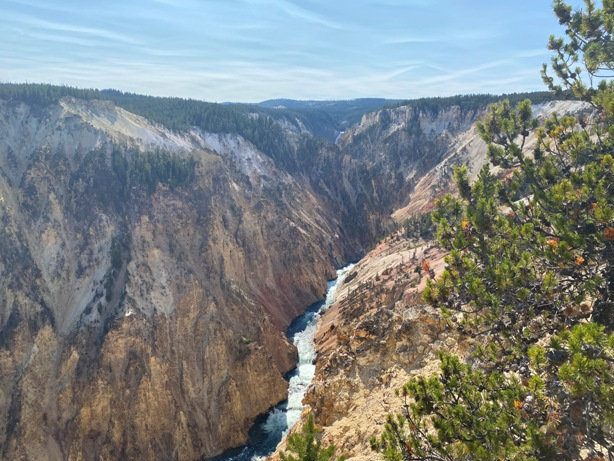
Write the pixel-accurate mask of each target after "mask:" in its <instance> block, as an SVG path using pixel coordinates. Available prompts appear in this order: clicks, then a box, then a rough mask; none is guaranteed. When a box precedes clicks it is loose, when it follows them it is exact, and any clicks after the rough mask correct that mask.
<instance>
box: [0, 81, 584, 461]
mask: <svg viewBox="0 0 614 461" xmlns="http://www.w3.org/2000/svg"><path fill="white" fill-rule="evenodd" d="M59 92H60V93H62V91H59ZM107 96H109V95H108V94H107ZM125 99H126V100H124V99H122V98H120V97H114V98H112V97H111V96H109V98H108V99H105V94H104V93H102V94H97V95H96V97H91V98H90V97H79V95H76V96H75V95H73V94H70V92H67V94H60V96H59V97H57V98H52V99H51V100H44V101H42V102H41V101H37V100H33V99H32V98H31V97H28V95H27V94H26V93H25V92H24V93H23V94H22V95H20V94H17V95H15V94H14V93H6V94H4V95H3V93H2V92H1V91H0V234H1V236H2V238H1V240H0V245H1V249H0V273H1V274H2V277H1V279H0V281H1V283H0V369H1V370H2V374H1V376H0V457H1V458H2V459H23V460H39V459H49V460H64V459H69V460H94V459H151V460H175V459H176V460H198V459H202V458H205V457H211V456H215V455H218V454H220V453H222V452H223V451H224V450H226V449H228V448H232V447H237V446H240V445H242V444H244V443H245V442H246V441H247V434H248V430H249V428H250V427H251V425H252V424H253V422H254V420H255V419H256V417H257V416H258V415H260V414H262V413H263V412H265V411H267V410H268V409H270V408H271V407H273V406H274V405H276V404H278V403H279V402H281V401H283V400H284V399H286V397H287V388H288V383H287V381H286V380H285V379H284V376H285V375H286V374H287V373H288V372H289V371H290V370H292V369H293V368H294V367H295V365H296V349H295V347H294V346H293V345H292V344H291V343H290V341H289V340H288V339H287V338H286V336H285V334H284V332H285V330H286V328H287V327H288V325H289V324H290V322H291V321H292V319H294V318H295V317H296V316H297V315H299V314H300V313H302V312H303V311H304V309H305V308H306V307H307V306H309V305H311V304H313V303H314V302H316V301H318V300H320V299H321V298H322V297H323V296H324V293H325V289H326V282H327V280H329V279H331V278H333V277H334V276H335V269H337V268H339V267H341V266H343V265H345V263H346V262H348V261H355V260H359V259H361V258H362V260H361V261H360V262H359V263H358V264H357V266H356V267H355V268H353V269H352V272H351V273H349V274H348V276H347V278H346V282H345V283H344V284H342V285H341V286H340V287H339V290H338V296H337V299H336V301H335V304H334V305H333V307H332V308H331V309H330V310H329V311H327V313H326V314H325V316H324V317H323V320H322V322H321V325H320V328H319V331H318V333H317V335H316V345H317V350H318V359H317V361H316V371H315V381H314V384H313V385H312V386H311V387H310V388H309V390H308V391H307V394H306V397H305V403H306V404H307V408H308V409H309V410H310V411H313V412H314V413H315V415H316V417H317V421H318V423H319V424H321V425H323V426H324V429H325V436H326V437H328V438H329V439H331V440H335V443H336V444H337V445H339V446H340V448H342V449H343V450H344V451H346V452H348V453H349V454H351V456H352V459H371V458H370V457H369V452H368V438H369V436H370V435H372V433H373V431H375V430H377V429H378V425H377V424H376V425H373V424H370V425H367V423H368V422H369V421H370V420H371V419H373V420H376V421H378V422H379V424H380V426H381V423H382V422H383V421H382V415H384V414H385V412H388V411H391V410H392V409H393V408H394V403H390V404H389V403H387V402H388V400H390V397H386V396H385V395H384V394H386V395H388V396H390V395H393V393H392V391H391V390H392V389H394V388H395V387H399V385H400V384H402V383H403V381H404V380H406V379H407V377H408V376H410V375H411V374H412V373H415V372H417V371H418V370H424V369H427V368H428V367H429V366H431V365H430V364H431V363H432V357H433V353H434V352H433V351H435V350H436V349H437V348H438V347H442V346H443V347H452V346H453V347H458V348H461V349H462V348H463V347H465V346H464V344H465V343H463V341H459V339H458V338H453V337H447V336H442V335H441V331H442V328H441V324H440V321H439V320H438V319H437V317H436V316H435V315H434V314H433V312H431V311H430V310H429V309H428V308H427V307H425V306H423V305H421V304H420V302H419V291H420V287H421V286H422V284H423V283H424V277H420V276H418V275H417V274H414V273H413V269H414V267H415V266H416V264H418V263H419V262H421V261H422V260H429V261H430V262H431V267H432V268H433V270H434V271H437V270H438V267H440V265H441V261H442V257H443V255H442V254H441V252H440V251H439V250H438V249H437V248H436V247H434V246H433V245H432V244H430V243H428V242H419V243H416V242H414V241H411V240H409V239H407V238H405V237H402V236H400V235H399V236H396V237H388V238H387V240H385V241H384V242H383V243H380V244H379V245H378V246H376V247H375V248H374V249H373V250H371V251H370V252H367V250H366V249H367V248H369V247H370V246H372V245H374V244H375V243H376V242H377V241H378V240H379V239H380V238H381V236H382V235H385V234H389V233H390V232H391V230H392V229H394V228H395V226H396V225H397V224H398V223H400V222H402V221H403V220H405V219H406V218H408V217H411V216H419V215H421V214H423V213H425V212H427V211H429V210H430V209H432V207H433V204H434V200H435V198H436V197H437V196H438V195H440V194H441V193H442V192H445V191H449V190H451V173H452V166H454V165H458V164H467V165H468V166H469V168H470V172H471V174H472V175H474V176H475V174H477V171H479V169H480V167H481V166H482V165H483V164H484V163H485V162H486V155H485V152H486V148H485V145H484V144H483V143H482V141H481V140H479V137H478V136H477V132H476V130H475V128H474V127H473V126H474V123H475V122H476V121H477V120H479V119H480V118H481V117H482V116H483V115H484V113H485V110H486V107H487V104H488V102H492V98H490V99H489V98H484V99H483V100H480V102H479V103H477V104H475V103H471V104H469V103H467V102H466V101H463V100H462V99H461V100H454V99H451V100H449V101H446V100H442V101H438V102H437V104H425V103H424V102H422V103H416V102H413V103H412V102H407V103H396V104H394V105H393V106H391V107H386V108H380V109H376V110H374V111H369V112H366V113H364V114H362V116H361V118H360V121H359V122H357V123H355V124H349V122H348V123H347V124H346V125H347V126H343V124H342V123H338V122H335V123H334V124H333V122H330V121H327V120H329V116H328V115H327V114H326V113H317V118H316V117H315V116H314V113H313V112H310V113H307V112H300V111H299V112H296V111H290V110H287V109H271V108H267V109H266V110H265V109H261V108H258V107H257V106H254V107H248V108H243V107H242V108H241V109H236V110H235V109H233V108H230V107H229V108H226V107H224V106H220V107H217V106H216V107H215V111H218V112H216V114H217V116H218V117H221V116H223V117H228V119H230V120H234V121H235V125H236V126H237V127H245V126H247V127H248V128H240V129H239V128H237V129H234V131H233V130H231V129H229V128H225V127H217V128H216V127H214V126H213V125H211V126H205V125H204V124H201V125H200V126H199V125H198V124H196V123H195V124H188V126H187V127H183V126H182V127H173V126H170V125H169V124H168V123H165V121H164V120H162V119H156V117H155V116H154V117H151V116H149V117H148V116H146V114H145V113H144V112H143V111H142V110H140V109H139V107H142V106H138V105H136V106H134V107H129V106H128V103H127V102H126V101H128V100H129V98H125ZM138 101H139V100H137V102H138ZM146 101H147V102H151V104H152V105H153V106H154V107H156V104H158V105H159V109H154V112H155V111H156V110H157V111H158V113H162V112H163V111H164V107H163V106H162V102H161V101H160V100H157V99H156V98H151V99H147V100H146ZM371 109H372V108H371ZM578 110H579V106H578V104H577V103H570V102H543V103H542V104H540V105H538V106H536V111H537V112H538V113H539V114H541V116H545V115H547V114H549V113H552V112H553V111H557V112H560V113H565V112H573V111H578ZM139 112H140V113H139ZM220 114H221V115H220ZM323 121H327V122H326V123H331V124H333V125H331V126H329V127H328V129H326V130H325V129H324V127H325V125H326V123H324V122H323ZM257 124H261V125H257ZM259 127H265V129H266V130H268V131H266V130H265V132H267V133H268V132H271V133H275V136H276V137H275V138H273V141H269V140H268V139H267V138H266V137H265V138H263V137H262V136H261V135H260V134H259V133H260V132H259V131H257V129H256V128H259ZM341 129H343V132H341ZM331 139H332V140H331ZM332 141H335V142H332ZM280 146H283V147H280ZM392 235H393V236H394V235H395V234H394V233H393V234H392ZM365 254H366V256H364V255H365ZM363 256H364V258H363ZM412 274H413V275H412ZM366 287H368V288H369V289H368V290H367V289H366ZM399 319H400V320H399ZM378 393H379V394H378ZM380 402H384V404H382V405H380ZM305 414H306V412H304V413H303V415H305ZM361 415H362V420H363V423H362V424H358V423H357V421H358V420H359V419H361ZM365 415H369V416H368V417H365Z"/></svg>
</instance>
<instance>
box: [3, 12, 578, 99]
mask: <svg viewBox="0 0 614 461" xmlns="http://www.w3.org/2000/svg"><path fill="white" fill-rule="evenodd" d="M579 2H580V0H577V1H572V2H570V3H572V4H574V5H578V4H579ZM0 17H1V18H2V19H1V20H0V82H33V83H40V82H44V83H52V84H64V85H70V86H77V87H81V88H100V89H102V88H115V89H119V90H123V91H130V92H136V93H142V94H149V95H155V96H179V97H185V98H194V99H202V100H206V101H212V102H224V101H232V102H258V101H262V100H266V99H271V98H292V99H335V100H337V99H352V98H361V97H386V98H396V99H413V98H419V97H427V96H449V95H456V94H469V93H494V94H500V93H509V92H518V91H533V90H543V89H545V87H544V85H543V83H542V81H541V78H540V69H541V65H542V63H544V62H549V56H550V53H549V52H548V50H547V48H546V44H547V41H548V37H549V36H550V34H555V35H557V36H560V35H562V33H563V31H562V28H561V27H560V26H559V24H558V21H557V20H556V18H555V16H554V14H553V12H552V3H551V1H550V0H514V1H510V0H104V1H99V0H62V1H60V0H0Z"/></svg>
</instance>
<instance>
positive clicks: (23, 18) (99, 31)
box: [3, 14, 141, 45]
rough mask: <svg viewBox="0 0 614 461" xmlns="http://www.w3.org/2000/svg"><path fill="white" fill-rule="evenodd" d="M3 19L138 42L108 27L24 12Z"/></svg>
mask: <svg viewBox="0 0 614 461" xmlns="http://www.w3.org/2000/svg"><path fill="white" fill-rule="evenodd" d="M3 20H4V21H7V20H12V21H13V22H15V23H18V24H21V25H23V26H25V27H27V28H41V29H46V30H53V31H58V32H64V33H73V34H79V35H87V36H91V37H98V38H102V39H105V40H110V41H115V42H121V43H127V44H133V45H136V44H139V43H141V42H140V41H139V40H137V39H135V38H134V37H132V36H130V35H126V34H122V33H119V32H115V31H112V30H109V29H103V28H98V27H86V26H79V25H74V24H67V23H62V22H54V21H49V20H45V19H40V18H36V17H33V16H28V15H25V14H8V15H5V16H4V19H3Z"/></svg>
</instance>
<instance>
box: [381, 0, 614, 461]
mask: <svg viewBox="0 0 614 461" xmlns="http://www.w3.org/2000/svg"><path fill="white" fill-rule="evenodd" d="M554 11H555V14H556V15H557V17H558V18H559V21H560V22H561V24H563V25H565V26H566V28H567V29H566V34H567V39H566V40H565V39H556V38H554V37H552V38H551V39H550V43H549V48H550V49H551V50H553V51H554V53H555V54H554V57H553V59H552V66H551V67H552V71H554V74H555V75H554V77H551V76H549V75H548V67H544V70H543V72H542V75H543V78H544V80H545V83H546V84H547V85H548V86H549V88H550V89H552V90H554V91H557V92H559V93H567V94H571V95H573V97H575V98H576V99H580V100H583V101H586V102H587V103H588V105H587V110H586V111H584V112H583V113H581V114H579V115H577V116H575V117H573V116H565V117H559V116H557V115H553V116H552V117H551V118H550V119H548V120H547V121H546V122H545V123H544V124H543V125H542V126H539V127H538V123H537V121H536V120H535V119H534V118H533V116H532V113H531V104H530V101H523V102H520V103H519V104H517V105H516V107H512V105H511V104H510V103H509V102H508V101H504V102H502V103H499V104H495V105H494V106H491V108H490V109H489V112H488V115H487V116H486V117H485V119H484V121H483V122H482V123H480V124H478V130H479V132H480V135H481V136H482V138H483V139H484V140H485V141H486V142H487V143H488V156H489V159H490V161H491V163H492V164H493V165H495V166H498V167H499V169H500V170H499V173H497V174H494V173H493V170H491V168H490V167H488V166H486V167H485V168H484V169H483V170H482V171H481V172H480V174H479V175H478V178H477V180H476V181H475V182H474V183H473V184H470V181H469V177H468V172H467V169H466V168H463V167H461V168H457V169H456V170H455V180H456V183H457V186H458V198H455V197H453V196H450V195H448V196H445V197H443V198H442V199H441V200H440V201H439V203H438V207H437V210H436V211H435V212H434V213H433V219H434V222H435V223H436V224H437V237H438V240H439V242H440V244H441V245H442V246H443V247H444V248H446V249H447V250H449V252H450V253H449V255H448V256H447V258H446V263H447V264H446V269H445V270H444V272H443V273H442V274H441V276H440V277H439V278H438V279H437V280H435V281H430V280H429V281H428V284H427V287H426V289H425V291H424V293H423V298H424V299H425V301H427V302H428V303H430V304H432V305H434V306H437V307H439V308H440V309H441V312H442V314H443V316H444V317H446V318H450V317H452V316H454V318H455V320H457V325H458V328H459V329H460V330H461V332H462V333H463V334H467V335H470V336H472V337H474V338H476V340H477V341H478V346H477V347H476V350H475V351H474V353H473V354H472V356H470V357H468V358H467V359H466V361H464V362H463V360H461V359H459V358H456V357H450V356H448V355H441V356H440V359H441V373H440V374H439V375H436V376H433V377H430V378H417V379H414V380H412V381H411V382H410V383H408V384H407V385H406V386H405V387H404V388H403V390H402V391H403V395H404V396H405V398H406V399H407V402H406V405H405V410H404V412H403V413H402V414H400V415H397V416H390V417H389V418H388V423H387V425H386V428H385V431H384V433H383V435H382V436H381V438H380V439H379V440H373V441H372V443H373V447H374V448H375V449H376V450H378V451H380V452H381V453H382V454H383V455H384V458H385V459H389V460H418V459H438V460H456V459H480V460H490V459H493V460H494V459H554V458H557V459H578V458H583V459H592V460H598V459H605V456H608V457H609V458H610V459H612V457H613V456H614V430H613V427H614V371H613V364H614V334H612V329H613V323H612V319H613V316H614V312H613V311H614V308H613V307H614V306H613V302H614V299H613V296H614V293H613V291H614V272H613V268H612V267H613V262H614V190H613V188H614V157H613V143H612V136H613V135H614V124H613V123H612V122H613V120H614V83H613V82H612V81H609V80H608V79H607V78H606V79H603V78H604V77H612V76H614V74H613V70H614V43H613V42H612V27H613V26H614V1H612V0H605V1H604V2H603V8H597V7H596V6H595V4H594V2H592V1H589V0H587V1H586V7H585V10H584V11H573V10H572V9H571V8H570V7H569V6H567V5H566V4H565V3H564V2H563V1H560V0H557V1H556V2H555V6H554ZM576 65H577V66H576ZM574 66H576V67H574ZM582 68H583V69H584V71H585V72H584V73H583V72H582ZM532 131H534V132H535V136H536V140H537V142H536V145H535V147H534V148H533V149H532V151H530V152H527V149H526V141H527V139H528V137H529V134H530V133H531V132H532ZM451 324H452V323H451Z"/></svg>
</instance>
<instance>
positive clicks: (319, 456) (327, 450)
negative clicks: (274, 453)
mask: <svg viewBox="0 0 614 461" xmlns="http://www.w3.org/2000/svg"><path fill="white" fill-rule="evenodd" d="M320 433H321V430H318V429H317V428H316V426H315V422H314V418H313V415H312V414H310V415H309V416H308V417H307V421H306V422H305V425H304V426H303V427H302V429H301V432H300V433H294V434H290V435H289V436H288V441H287V445H288V449H289V450H290V451H291V452H294V454H295V455H296V456H294V455H292V454H288V453H286V452H282V453H281V454H280V457H281V460H282V461H333V460H335V459H336V460H337V461H343V460H344V459H345V456H339V457H337V458H335V446H334V445H330V446H328V447H323V446H322V442H321V440H320Z"/></svg>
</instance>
